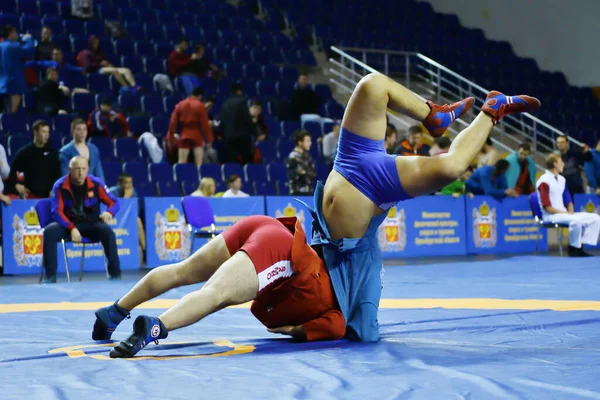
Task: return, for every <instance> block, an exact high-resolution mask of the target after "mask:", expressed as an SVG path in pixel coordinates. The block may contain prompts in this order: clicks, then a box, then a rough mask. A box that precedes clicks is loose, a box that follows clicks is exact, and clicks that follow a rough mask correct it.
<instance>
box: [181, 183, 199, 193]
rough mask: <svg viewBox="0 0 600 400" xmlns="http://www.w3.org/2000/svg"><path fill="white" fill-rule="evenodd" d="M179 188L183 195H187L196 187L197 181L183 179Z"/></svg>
mask: <svg viewBox="0 0 600 400" xmlns="http://www.w3.org/2000/svg"><path fill="white" fill-rule="evenodd" d="M181 189H182V190H183V194H184V196H189V195H190V194H192V193H193V192H195V191H196V189H198V181H183V182H181Z"/></svg>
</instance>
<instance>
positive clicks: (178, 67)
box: [167, 38, 192, 78]
mask: <svg viewBox="0 0 600 400" xmlns="http://www.w3.org/2000/svg"><path fill="white" fill-rule="evenodd" d="M189 46H190V42H189V41H188V40H187V39H186V38H183V39H180V40H179V42H177V46H175V49H174V50H173V51H172V52H171V54H169V59H168V60H167V72H168V73H169V75H170V76H171V77H172V78H177V77H178V76H179V74H181V73H182V72H183V71H184V69H185V68H186V67H187V66H188V64H189V63H190V61H192V57H190V55H189V54H188V53H186V51H187V49H188V47H189Z"/></svg>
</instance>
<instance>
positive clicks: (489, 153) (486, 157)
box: [477, 138, 500, 168]
mask: <svg viewBox="0 0 600 400" xmlns="http://www.w3.org/2000/svg"><path fill="white" fill-rule="evenodd" d="M499 159H500V154H499V153H498V152H497V151H496V149H494V142H492V139H490V138H487V140H486V141H485V144H484V145H483V148H482V149H481V155H480V156H479V159H478V160H477V168H481V167H483V166H486V165H496V161H498V160H499Z"/></svg>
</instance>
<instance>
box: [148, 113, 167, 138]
mask: <svg viewBox="0 0 600 400" xmlns="http://www.w3.org/2000/svg"><path fill="white" fill-rule="evenodd" d="M168 130H169V117H168V116H167V115H164V114H158V115H154V116H153V117H152V118H150V132H152V133H153V134H154V135H155V136H166V134H167V132H168Z"/></svg>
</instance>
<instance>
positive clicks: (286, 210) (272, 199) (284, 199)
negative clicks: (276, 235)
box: [266, 196, 313, 244]
mask: <svg viewBox="0 0 600 400" xmlns="http://www.w3.org/2000/svg"><path fill="white" fill-rule="evenodd" d="M294 198H298V199H300V200H302V201H303V202H305V203H306V204H308V205H309V206H310V207H313V197H312V196H295V197H292V196H267V197H266V199H267V215H269V216H271V217H275V218H279V217H297V218H298V220H300V223H301V224H302V228H304V232H305V233H306V241H307V242H308V243H309V244H310V242H311V239H312V221H313V219H312V215H311V214H310V212H309V211H308V210H307V209H306V207H304V206H303V205H302V204H300V203H299V202H297V201H296V200H294Z"/></svg>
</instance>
